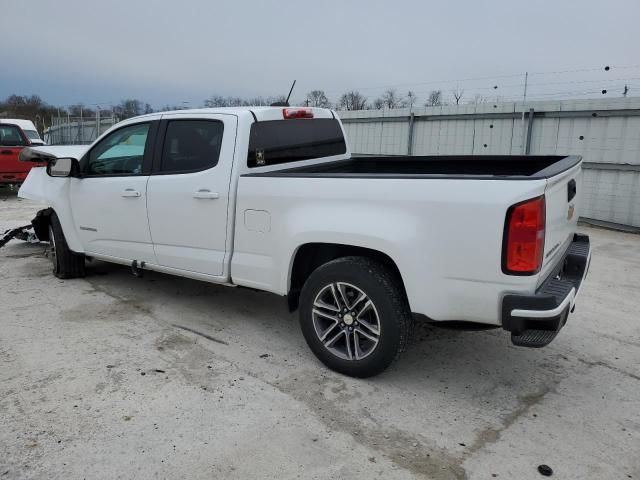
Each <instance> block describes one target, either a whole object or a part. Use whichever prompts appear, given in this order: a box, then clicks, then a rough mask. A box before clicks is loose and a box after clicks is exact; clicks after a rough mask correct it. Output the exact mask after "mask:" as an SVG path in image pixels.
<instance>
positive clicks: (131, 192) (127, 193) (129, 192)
mask: <svg viewBox="0 0 640 480" xmlns="http://www.w3.org/2000/svg"><path fill="white" fill-rule="evenodd" d="M122 196H123V197H134V198H135V197H139V196H140V192H139V191H137V190H134V189H133V188H127V189H125V191H124V192H122Z"/></svg>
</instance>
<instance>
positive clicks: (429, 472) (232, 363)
mask: <svg viewBox="0 0 640 480" xmlns="http://www.w3.org/2000/svg"><path fill="white" fill-rule="evenodd" d="M38 208H39V206H37V205H34V204H31V203H28V202H27V201H19V200H18V199H17V198H16V197H15V194H14V193H12V192H10V191H8V190H7V189H0V230H4V229H8V228H10V227H13V226H17V225H21V224H23V223H24V222H25V221H29V220H30V219H31V217H32V215H33V214H34V213H35V211H36V210H37V209H38ZM582 230H583V231H584V232H585V233H588V234H589V235H590V236H591V240H592V245H593V248H594V251H593V259H592V264H591V270H590V273H589V276H588V278H587V280H586V283H585V285H584V290H583V292H582V293H581V296H580V298H579V300H578V305H577V309H576V312H575V314H574V315H573V316H571V317H570V319H569V322H568V324H567V326H566V327H565V329H564V330H563V331H562V332H561V333H560V335H558V337H557V338H556V340H555V341H554V342H553V343H552V344H551V345H550V346H549V347H546V348H544V349H522V348H517V347H514V346H512V345H511V344H510V341H509V337H508V335H507V334H506V332H503V331H501V330H490V331H479V332H460V331H451V330H443V329H439V328H434V327H430V326H427V325H419V326H418V327H417V328H416V332H415V341H414V342H413V344H412V346H411V347H410V348H409V350H408V352H406V353H405V354H404V355H403V356H402V357H401V358H400V361H398V362H397V363H396V364H395V365H394V366H393V367H392V368H390V369H389V370H388V371H386V372H385V373H384V374H382V375H380V376H378V377H376V378H373V379H368V380H357V379H351V378H348V377H344V376H341V375H338V374H335V373H333V372H330V371H328V370H327V369H325V368H324V367H323V366H322V365H321V364H320V363H319V362H318V361H317V360H316V359H315V357H314V356H313V354H312V353H311V352H310V351H309V349H308V348H307V346H306V344H305V343H304V340H303V338H302V335H301V333H300V329H299V327H298V323H297V315H296V314H290V313H288V312H287V310H286V306H285V301H284V300H283V299H281V298H278V297H275V296H273V295H270V294H267V293H263V292H255V291H251V290H246V289H235V288H228V287H223V286H215V285H210V284H206V283H200V282H196V281H192V280H187V279H181V278H174V277H170V276H166V275H162V274H157V273H152V272H147V273H145V276H144V277H143V278H135V277H133V276H131V275H130V272H129V269H128V268H126V267H122V266H117V265H109V264H105V263H101V262H92V263H90V264H89V267H88V276H87V278H86V279H78V280H65V281H63V280H58V279H56V278H54V277H53V276H52V275H51V273H50V266H49V263H48V259H47V258H46V257H45V256H44V250H45V246H44V245H38V244H26V243H24V242H20V241H12V242H10V243H9V244H8V245H7V246H6V247H4V248H2V249H0V304H1V305H2V313H0V366H1V368H0V414H1V418H2V429H0V478H1V479H5V478H7V479H14V478H48V479H57V478H60V479H75V478H141V479H144V478H218V477H220V478H227V479H233V478H238V479H241V478H257V477H259V478H279V479H286V478H318V479H325V478H326V479H328V478H353V477H355V476H359V477H361V476H367V477H372V478H384V479H396V478H397V479H404V478H429V479H465V478H468V479H488V478H503V479H522V480H526V479H539V478H541V477H540V474H539V473H538V471H537V466H538V465H540V464H548V465H550V466H551V467H552V468H553V470H554V478H562V479H592V478H593V479H628V478H640V456H639V455H638V452H639V451H640V370H639V365H640V317H639V313H638V312H639V311H640V296H639V295H638V293H639V292H640V289H639V287H638V286H639V285H640V236H634V235H630V234H623V233H617V232H611V231H606V230H600V229H594V228H582Z"/></svg>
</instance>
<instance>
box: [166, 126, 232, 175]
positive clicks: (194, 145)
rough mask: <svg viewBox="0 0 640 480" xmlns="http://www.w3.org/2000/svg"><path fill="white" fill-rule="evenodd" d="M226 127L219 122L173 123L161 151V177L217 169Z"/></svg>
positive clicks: (168, 128) (168, 127)
mask: <svg viewBox="0 0 640 480" xmlns="http://www.w3.org/2000/svg"><path fill="white" fill-rule="evenodd" d="M223 132H224V124H223V123H222V122H220V121H217V120H171V121H169V124H168V125H167V133H166V134H165V137H164V147H163V149H162V163H161V166H160V171H161V172H162V173H188V172H197V171H199V170H206V169H208V168H212V167H215V166H216V165H217V164H218V158H219V157H220V147H221V146H222V134H223Z"/></svg>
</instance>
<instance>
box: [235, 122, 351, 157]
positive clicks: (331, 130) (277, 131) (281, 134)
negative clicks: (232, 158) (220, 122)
mask: <svg viewBox="0 0 640 480" xmlns="http://www.w3.org/2000/svg"><path fill="white" fill-rule="evenodd" d="M346 151H347V145H346V144H345V141H344V135H342V129H341V128H340V123H339V122H338V121H337V120H335V119H333V118H317V119H314V120H309V119H292V120H274V121H268V122H256V123H254V124H252V125H251V134H250V137H249V155H248V158H247V165H248V166H249V167H263V166H266V165H277V164H279V163H287V162H297V161H299V160H309V159H312V158H321V157H330V156H333V155H341V154H343V153H345V152H346Z"/></svg>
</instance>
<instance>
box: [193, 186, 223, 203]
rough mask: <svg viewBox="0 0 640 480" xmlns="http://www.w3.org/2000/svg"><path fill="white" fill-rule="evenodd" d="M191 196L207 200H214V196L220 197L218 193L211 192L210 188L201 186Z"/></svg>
mask: <svg viewBox="0 0 640 480" xmlns="http://www.w3.org/2000/svg"><path fill="white" fill-rule="evenodd" d="M193 198H204V199H209V200H215V199H216V198H220V194H218V193H216V192H212V191H211V190H207V189H206V188H201V189H200V190H198V191H197V192H196V193H194V194H193Z"/></svg>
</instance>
